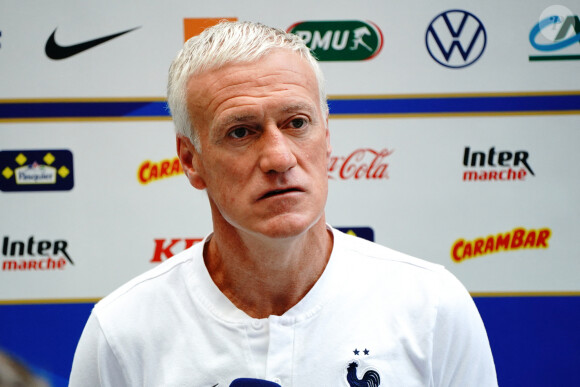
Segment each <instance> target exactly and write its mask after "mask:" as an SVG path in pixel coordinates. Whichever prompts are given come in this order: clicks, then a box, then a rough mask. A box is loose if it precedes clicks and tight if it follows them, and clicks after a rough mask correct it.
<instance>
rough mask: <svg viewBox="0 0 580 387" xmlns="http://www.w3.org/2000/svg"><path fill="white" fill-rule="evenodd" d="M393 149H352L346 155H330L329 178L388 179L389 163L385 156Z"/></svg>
mask: <svg viewBox="0 0 580 387" xmlns="http://www.w3.org/2000/svg"><path fill="white" fill-rule="evenodd" d="M393 152H394V151H393V150H389V149H386V148H385V149H383V150H380V151H376V150H374V149H371V148H361V149H356V150H354V151H353V152H352V153H351V154H349V155H348V156H334V155H333V156H330V160H329V163H328V178H329V179H341V180H348V179H355V180H360V179H368V180H374V179H388V178H389V171H388V169H389V164H388V163H387V162H386V160H385V159H386V158H387V157H388V156H390V155H391V154H392V153H393Z"/></svg>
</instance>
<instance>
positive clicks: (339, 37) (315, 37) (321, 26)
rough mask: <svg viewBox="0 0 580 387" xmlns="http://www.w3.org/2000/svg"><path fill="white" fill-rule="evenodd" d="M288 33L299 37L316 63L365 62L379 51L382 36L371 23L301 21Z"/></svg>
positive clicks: (358, 21)
mask: <svg viewBox="0 0 580 387" xmlns="http://www.w3.org/2000/svg"><path fill="white" fill-rule="evenodd" d="M288 32H290V33H293V34H296V35H298V36H300V37H301V38H302V40H304V43H305V44H306V45H307V46H308V48H310V51H311V52H312V53H313V55H314V56H315V57H316V59H318V60H319V61H357V60H368V59H371V58H373V57H375V56H377V55H378V54H379V52H380V51H381V49H382V48H383V33H382V32H381V30H380V29H379V27H378V26H377V25H376V24H374V23H372V22H365V21H360V20H337V21H303V22H298V23H296V24H293V25H292V26H290V27H289V28H288Z"/></svg>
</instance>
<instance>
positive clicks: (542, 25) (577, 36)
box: [529, 5, 580, 61]
mask: <svg viewBox="0 0 580 387" xmlns="http://www.w3.org/2000/svg"><path fill="white" fill-rule="evenodd" d="M529 39H530V44H531V45H532V47H533V48H535V49H536V50H538V51H541V52H543V53H545V54H546V55H530V56H529V60H530V61H546V60H549V61H559V60H580V55H579V54H580V45H579V44H580V19H579V18H578V15H574V14H573V13H572V12H571V11H570V10H569V9H568V8H566V7H564V6H562V5H552V6H550V7H548V8H546V9H545V10H544V12H542V14H541V15H540V20H539V21H538V23H536V25H534V27H532V30H531V31H530V37H529ZM576 43H579V44H576ZM551 53H556V54H555V55H554V54H551Z"/></svg>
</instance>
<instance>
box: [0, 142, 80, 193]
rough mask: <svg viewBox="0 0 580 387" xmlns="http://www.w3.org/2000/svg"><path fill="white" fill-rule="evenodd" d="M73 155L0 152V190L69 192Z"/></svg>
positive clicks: (51, 151)
mask: <svg viewBox="0 0 580 387" xmlns="http://www.w3.org/2000/svg"><path fill="white" fill-rule="evenodd" d="M73 170H74V168H73V155H72V153H71V152H70V151H69V150H63V149H46V150H11V151H1V152H0V190H2V191H69V190H71V189H72V188H73V186H74V173H73Z"/></svg>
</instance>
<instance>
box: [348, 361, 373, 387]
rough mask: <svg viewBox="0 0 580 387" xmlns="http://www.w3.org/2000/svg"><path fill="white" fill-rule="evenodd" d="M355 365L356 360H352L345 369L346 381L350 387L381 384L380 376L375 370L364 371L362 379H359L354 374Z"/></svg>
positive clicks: (371, 386)
mask: <svg viewBox="0 0 580 387" xmlns="http://www.w3.org/2000/svg"><path fill="white" fill-rule="evenodd" d="M357 367H358V364H357V362H355V361H353V362H352V363H350V364H349V365H348V368H347V369H346V370H347V374H346V381H347V382H348V385H349V386H350V387H378V386H379V384H381V377H380V376H379V373H378V372H377V371H375V370H368V371H367V372H365V374H364V375H363V377H362V379H359V378H358V376H357V375H356V369H357Z"/></svg>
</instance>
